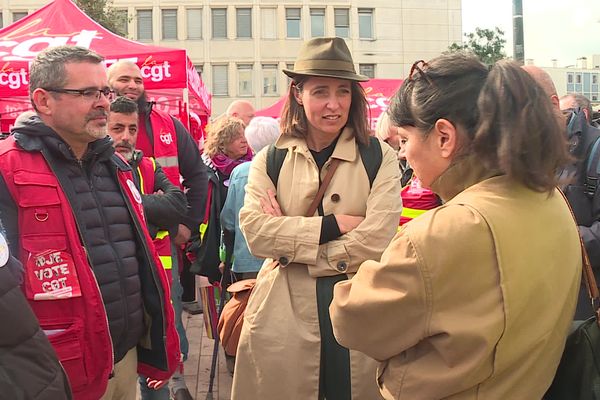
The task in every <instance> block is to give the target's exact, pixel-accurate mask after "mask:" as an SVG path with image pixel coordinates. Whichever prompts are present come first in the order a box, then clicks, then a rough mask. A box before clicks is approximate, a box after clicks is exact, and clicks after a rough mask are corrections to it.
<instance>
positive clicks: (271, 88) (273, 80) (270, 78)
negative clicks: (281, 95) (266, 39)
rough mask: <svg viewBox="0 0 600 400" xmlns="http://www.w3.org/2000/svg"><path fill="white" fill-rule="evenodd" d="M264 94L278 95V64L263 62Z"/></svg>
mask: <svg viewBox="0 0 600 400" xmlns="http://www.w3.org/2000/svg"><path fill="white" fill-rule="evenodd" d="M262 71H263V92H262V93H263V95H265V96H276V95H277V64H263V66H262Z"/></svg>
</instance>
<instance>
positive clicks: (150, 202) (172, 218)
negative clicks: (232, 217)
mask: <svg viewBox="0 0 600 400" xmlns="http://www.w3.org/2000/svg"><path fill="white" fill-rule="evenodd" d="M108 134H109V135H110V137H111V138H112V139H113V146H114V147H115V150H116V151H117V152H118V153H119V154H120V155H121V156H123V158H125V160H127V162H128V163H129V165H130V166H131V169H132V172H133V182H134V183H135V186H136V187H137V189H138V190H139V191H140V193H141V196H142V205H143V207H144V213H145V214H146V222H147V225H148V231H149V232H150V235H151V236H152V238H153V239H154V247H155V248H156V251H157V253H158V256H159V258H160V261H161V264H162V266H163V268H164V269H165V270H168V272H169V273H168V274H167V275H168V276H171V270H172V269H174V270H175V271H174V272H175V274H174V275H175V276H176V275H177V266H178V264H177V261H178V260H177V256H176V249H175V248H174V246H175V244H174V243H173V241H172V240H171V238H173V237H174V235H175V234H176V232H177V226H178V224H179V223H181V221H183V220H184V219H185V215H186V213H187V202H186V200H185V196H184V194H183V192H182V191H181V189H179V188H178V187H177V186H175V185H173V184H172V183H171V182H170V181H169V179H168V178H167V176H166V175H165V173H164V172H163V171H162V168H161V166H160V165H159V164H158V163H157V162H156V160H155V159H154V158H152V157H145V156H144V154H143V152H142V151H140V150H137V149H136V148H135V142H136V139H137V134H138V107H137V104H136V103H135V102H134V101H133V100H130V99H128V98H126V97H117V98H116V99H115V100H114V101H112V102H111V104H110V113H109V116H108ZM173 255H175V256H173ZM173 305H174V306H175V305H176V303H175V302H173ZM180 316H181V313H178V312H176V313H175V317H176V318H178V317H180ZM177 326H179V324H177ZM178 374H179V372H176V374H175V375H174V377H173V379H175V380H176V379H177V375H178ZM140 382H146V379H145V377H142V378H140ZM141 387H142V392H145V391H147V396H149V397H150V398H152V397H159V398H160V396H165V395H166V396H167V398H168V395H169V392H168V390H169V389H168V387H166V386H165V387H163V388H160V389H158V390H157V392H158V393H154V392H152V391H149V390H148V388H147V387H146V386H145V385H143V384H142V385H141ZM161 392H165V393H166V394H162V393H161Z"/></svg>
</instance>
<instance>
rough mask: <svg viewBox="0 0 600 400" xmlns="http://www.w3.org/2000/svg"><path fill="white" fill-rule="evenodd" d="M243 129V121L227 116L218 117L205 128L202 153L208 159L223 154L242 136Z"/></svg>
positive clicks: (244, 126)
mask: <svg viewBox="0 0 600 400" xmlns="http://www.w3.org/2000/svg"><path fill="white" fill-rule="evenodd" d="M245 128H246V125H244V121H242V120H241V119H239V118H236V117H230V116H228V115H223V116H220V117H219V118H217V119H215V120H214V121H212V122H211V123H210V124H208V126H207V127H206V143H205V144H204V152H205V153H206V155H207V156H209V157H214V156H216V155H217V154H218V153H223V154H225V147H227V145H228V144H229V143H231V142H233V141H234V140H235V139H237V138H238V137H239V136H240V135H243V134H244V129H245ZM240 130H241V133H240Z"/></svg>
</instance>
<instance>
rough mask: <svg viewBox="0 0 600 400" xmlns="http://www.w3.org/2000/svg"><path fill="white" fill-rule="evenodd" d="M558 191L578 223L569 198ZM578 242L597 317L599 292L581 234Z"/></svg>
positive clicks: (588, 290) (584, 277)
mask: <svg viewBox="0 0 600 400" xmlns="http://www.w3.org/2000/svg"><path fill="white" fill-rule="evenodd" d="M558 191H559V192H560V194H561V195H562V197H563V199H565V202H566V203H567V206H568V207H569V210H570V211H571V215H572V216H573V220H574V221H575V225H578V224H577V219H576V218H575V213H574V212H573V209H572V208H571V204H569V200H567V197H566V196H565V194H564V193H563V192H562V190H560V189H559V190H558ZM579 243H581V260H582V263H583V270H582V275H583V281H584V282H585V286H586V288H587V292H588V296H589V298H590V302H591V303H592V309H593V310H594V313H596V316H597V317H598V316H600V315H599V311H600V308H599V307H600V304H599V302H598V299H599V298H600V292H598V285H597V284H596V277H595V276H594V271H593V270H592V265H591V263H590V259H589V257H588V254H587V251H586V250H585V245H584V244H583V239H582V238H581V235H579ZM599 323H600V319H599Z"/></svg>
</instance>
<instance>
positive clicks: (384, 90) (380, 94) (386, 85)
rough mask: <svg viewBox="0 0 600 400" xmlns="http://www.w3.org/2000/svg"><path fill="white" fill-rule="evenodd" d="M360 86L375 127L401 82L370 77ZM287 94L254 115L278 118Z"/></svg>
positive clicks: (399, 80)
mask: <svg viewBox="0 0 600 400" xmlns="http://www.w3.org/2000/svg"><path fill="white" fill-rule="evenodd" d="M360 84H361V85H362V87H363V88H364V89H365V93H366V94H367V101H368V102H369V114H370V117H371V128H372V129H375V125H376V124H377V120H378V119H379V116H380V115H381V113H383V112H385V111H386V110H387V108H388V105H389V104H390V97H392V95H393V94H394V93H396V90H398V88H399V87H400V85H401V84H402V80H401V79H371V80H370V81H368V82H361V83H360ZM286 98H287V94H286V95H285V96H283V97H282V98H280V99H279V100H277V102H276V103H275V104H273V105H272V106H270V107H267V108H263V109H262V110H259V111H257V112H256V115H261V116H264V117H273V118H279V116H280V115H281V110H282V109H283V105H284V104H285V100H286Z"/></svg>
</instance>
